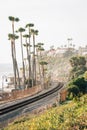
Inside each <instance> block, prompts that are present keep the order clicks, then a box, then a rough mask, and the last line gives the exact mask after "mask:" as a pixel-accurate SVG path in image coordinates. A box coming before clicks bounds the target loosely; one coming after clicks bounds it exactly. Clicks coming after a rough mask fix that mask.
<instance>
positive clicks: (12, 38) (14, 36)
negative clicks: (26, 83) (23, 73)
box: [8, 34, 20, 89]
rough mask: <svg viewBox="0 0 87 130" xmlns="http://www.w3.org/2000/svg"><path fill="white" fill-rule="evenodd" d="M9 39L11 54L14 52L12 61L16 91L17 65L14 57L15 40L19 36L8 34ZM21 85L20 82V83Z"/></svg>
mask: <svg viewBox="0 0 87 130" xmlns="http://www.w3.org/2000/svg"><path fill="white" fill-rule="evenodd" d="M8 38H9V40H11V52H12V61H13V70H14V86H15V89H16V87H17V86H16V85H17V84H16V83H17V81H16V65H15V63H16V62H15V57H14V40H15V39H17V38H18V36H16V35H14V34H8ZM19 84H20V82H19Z"/></svg>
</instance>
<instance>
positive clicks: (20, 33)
mask: <svg viewBox="0 0 87 130" xmlns="http://www.w3.org/2000/svg"><path fill="white" fill-rule="evenodd" d="M20 38H21V53H22V66H23V83H24V88H25V79H26V78H25V65H24V56H23V45H22V33H20Z"/></svg>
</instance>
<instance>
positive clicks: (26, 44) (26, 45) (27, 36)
mask: <svg viewBox="0 0 87 130" xmlns="http://www.w3.org/2000/svg"><path fill="white" fill-rule="evenodd" d="M23 37H25V44H23V45H24V46H25V47H26V51H27V60H28V68H29V65H30V61H29V49H28V47H29V46H30V45H29V43H28V42H27V38H29V35H28V34H25V35H23ZM28 72H29V70H28ZM29 76H30V73H29V74H28V86H30V77H29Z"/></svg>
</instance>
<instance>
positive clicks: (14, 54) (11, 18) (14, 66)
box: [8, 16, 20, 86]
mask: <svg viewBox="0 0 87 130" xmlns="http://www.w3.org/2000/svg"><path fill="white" fill-rule="evenodd" d="M8 19H9V20H10V21H11V22H12V33H13V36H14V22H18V21H19V18H15V17H13V16H9V17H8ZM16 38H17V37H15V38H14V42H13V56H14V64H13V68H14V70H15V75H14V77H15V78H16V71H17V75H18V79H19V86H20V78H19V71H18V64H17V60H16V49H15V39H16ZM15 81H16V80H15Z"/></svg>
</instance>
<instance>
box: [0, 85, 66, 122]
mask: <svg viewBox="0 0 87 130" xmlns="http://www.w3.org/2000/svg"><path fill="white" fill-rule="evenodd" d="M63 85H64V84H63V83H57V84H55V87H54V88H52V89H50V90H49V91H46V92H44V93H42V94H38V95H37V96H33V97H32V98H25V99H23V100H19V101H18V102H15V103H13V104H9V105H7V106H6V105H5V106H2V107H1V108H0V122H1V124H3V122H4V123H5V122H6V121H7V120H8V119H11V118H14V117H17V115H21V113H22V112H23V111H24V110H25V109H26V108H27V109H28V107H29V106H31V108H29V109H30V110H28V112H29V111H32V109H34V108H33V106H34V107H36V106H35V103H36V104H38V105H39V102H43V101H40V100H45V98H46V97H49V96H50V98H52V97H51V95H53V94H55V93H56V92H58V91H59V90H60V89H61V88H62V87H63ZM54 96H55V95H54ZM46 100H47V99H46ZM19 113H20V114H19Z"/></svg>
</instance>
